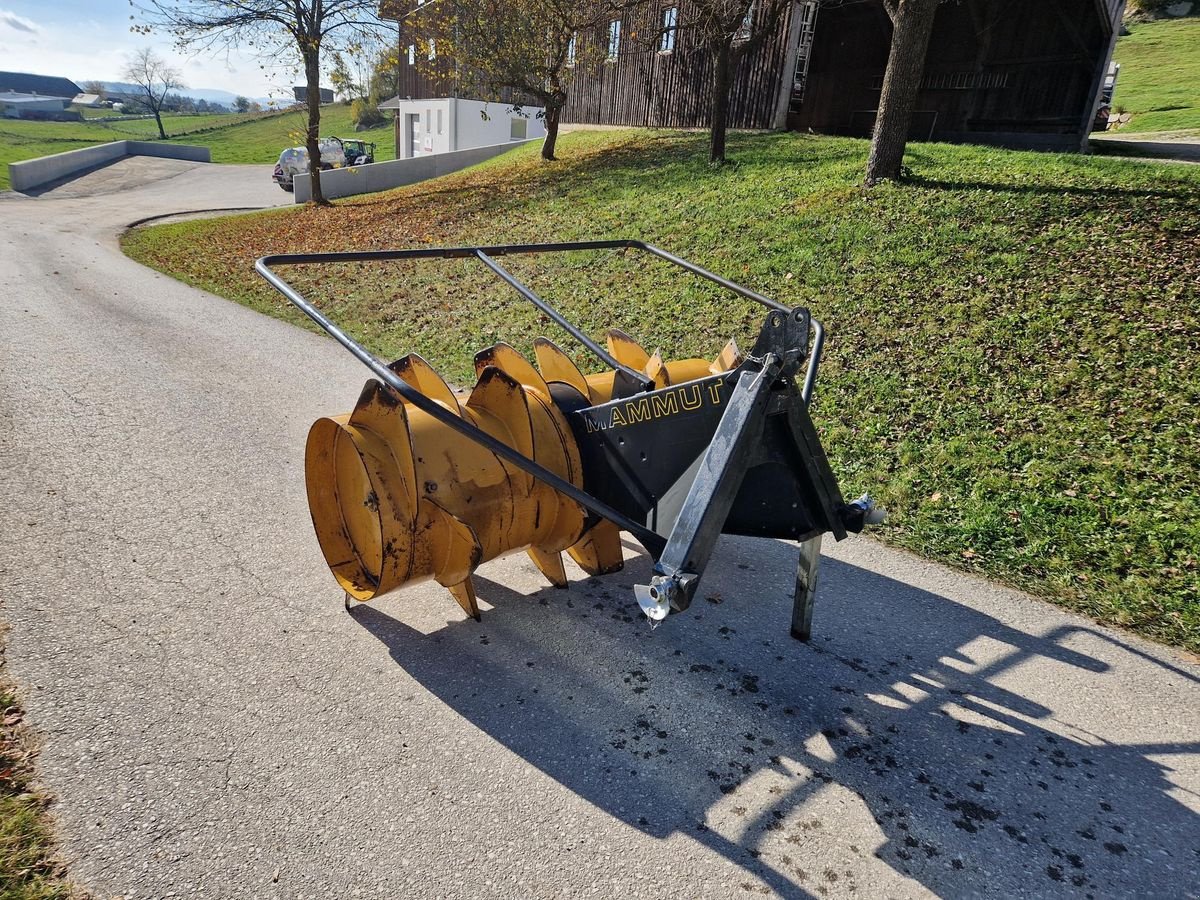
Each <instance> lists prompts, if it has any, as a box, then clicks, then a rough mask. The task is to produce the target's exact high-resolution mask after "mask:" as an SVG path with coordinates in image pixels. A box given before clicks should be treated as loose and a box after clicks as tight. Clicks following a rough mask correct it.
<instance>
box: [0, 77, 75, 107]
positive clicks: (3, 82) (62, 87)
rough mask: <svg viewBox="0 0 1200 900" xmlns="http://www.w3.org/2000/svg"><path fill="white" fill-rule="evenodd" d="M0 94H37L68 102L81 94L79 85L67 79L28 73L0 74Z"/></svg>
mask: <svg viewBox="0 0 1200 900" xmlns="http://www.w3.org/2000/svg"><path fill="white" fill-rule="evenodd" d="M0 92H7V93H14V94H37V95H39V96H41V97H62V98H63V99H65V100H70V99H71V98H72V97H74V96H75V95H76V94H82V93H83V91H81V90H80V88H79V85H77V84H76V83H75V82H73V81H71V79H69V78H58V77H56V76H54V75H31V74H29V73H28V72H0Z"/></svg>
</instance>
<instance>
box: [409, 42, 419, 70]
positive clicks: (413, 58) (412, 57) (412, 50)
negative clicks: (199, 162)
mask: <svg viewBox="0 0 1200 900" xmlns="http://www.w3.org/2000/svg"><path fill="white" fill-rule="evenodd" d="M408 64H409V65H410V66H415V65H416V64H417V45H416V44H409V45H408Z"/></svg>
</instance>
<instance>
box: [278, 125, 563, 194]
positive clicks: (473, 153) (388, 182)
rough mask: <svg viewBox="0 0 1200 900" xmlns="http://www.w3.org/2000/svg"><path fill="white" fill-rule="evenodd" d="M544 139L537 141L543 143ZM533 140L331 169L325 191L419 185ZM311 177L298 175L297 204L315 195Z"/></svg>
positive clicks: (371, 190)
mask: <svg viewBox="0 0 1200 900" xmlns="http://www.w3.org/2000/svg"><path fill="white" fill-rule="evenodd" d="M540 140H541V139H540V138H534V139H533V141H538V142H540ZM528 143H531V141H509V142H508V143H505V144H493V145H492V146H490V147H472V148H471V149H470V150H455V151H454V152H452V153H434V154H431V155H429V156H414V157H412V158H411V159H395V160H391V161H389V162H377V163H372V164H371V165H369V166H352V167H349V168H346V169H330V170H329V171H328V172H322V173H321V192H322V193H323V194H324V195H325V199H326V200H334V199H336V198H338V197H350V196H352V195H354V194H373V193H376V192H378V191H389V190H391V189H392V188H396V187H401V186H403V185H406V184H416V183H417V182H418V181H426V180H428V179H430V178H437V177H439V176H441V175H449V174H450V173H451V172H457V171H458V170H459V169H465V168H466V167H467V166H473V165H475V164H476V163H481V162H483V161H484V160H486V159H491V158H492V157H493V156H499V155H500V154H501V153H506V152H507V151H509V150H511V149H513V148H514V147H520V146H521V145H522V144H528ZM309 181H310V177H309V176H308V175H307V174H305V175H297V176H296V177H295V178H294V179H293V181H292V183H293V184H294V185H295V195H296V202H297V203H307V202H308V201H309V200H310V199H311V198H312V188H311V186H310V185H309Z"/></svg>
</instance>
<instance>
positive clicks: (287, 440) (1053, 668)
mask: <svg viewBox="0 0 1200 900" xmlns="http://www.w3.org/2000/svg"><path fill="white" fill-rule="evenodd" d="M119 174H120V173H116V172H114V173H110V175H112V176H114V177H115V176H116V175H119ZM168 174H169V175H170V177H168V178H166V179H165V180H156V181H151V182H148V183H144V184H141V185H140V186H132V187H129V186H127V187H126V189H124V190H122V191H121V192H119V193H109V194H99V195H97V194H93V195H91V196H79V197H65V196H62V195H60V194H57V193H56V192H51V193H50V194H47V195H45V196H43V197H42V198H40V199H37V200H29V199H10V200H7V201H4V202H0V297H2V298H3V299H2V300H0V496H2V497H3V498H4V502H3V503H0V538H2V540H3V546H4V552H3V555H2V556H0V570H2V571H0V598H2V599H3V605H4V616H5V618H6V619H7V621H8V622H9V623H10V624H11V631H10V632H9V638H8V659H9V666H10V669H11V672H12V674H13V676H14V677H15V678H16V679H18V681H19V682H20V684H21V685H22V687H23V696H24V701H25V704H26V706H27V709H28V713H29V717H30V719H31V721H32V722H33V723H34V724H35V726H36V727H37V728H38V729H39V730H40V732H41V733H42V735H43V736H44V747H43V749H42V753H41V757H40V768H41V773H42V777H43V779H44V781H45V783H46V785H47V786H48V788H49V789H50V790H51V791H52V792H53V793H54V794H55V795H56V796H57V798H58V802H57V803H56V805H55V806H54V808H53V811H54V815H55V817H56V819H57V821H58V824H59V827H60V834H61V840H62V845H63V848H64V852H65V854H66V855H67V857H68V859H69V860H70V862H71V866H72V870H73V872H74V873H75V875H76V876H77V877H78V878H79V879H80V880H82V881H83V882H85V883H87V884H88V885H90V886H91V887H92V888H93V889H95V891H96V892H97V894H98V895H100V896H109V895H113V894H123V895H127V896H133V897H165V896H177V895H188V896H205V897H299V896H305V897H350V896H364V897H404V898H424V897H431V898H432V897H462V898H478V897H493V896H495V897H514V898H526V897H568V896H572V897H573V896H581V897H583V896H597V897H621V898H627V897H647V898H665V897H679V898H697V897H746V896H749V897H753V896H759V895H764V894H777V895H782V896H788V897H803V896H809V895H811V896H825V897H831V896H850V895H854V896H857V897H875V896H888V897H913V896H924V895H928V894H931V893H933V894H941V895H944V896H955V897H962V896H972V895H980V896H982V895H987V896H1013V897H1015V896H1055V897H1057V896H1064V895H1078V896H1081V897H1082V896H1096V897H1112V896H1144V897H1166V896H1181V895H1188V894H1189V893H1191V894H1193V895H1194V894H1195V891H1196V885H1198V884H1200V856H1198V852H1200V816H1198V810H1200V801H1198V797H1200V752H1198V751H1200V745H1198V742H1200V668H1198V667H1197V666H1196V665H1195V664H1194V663H1193V662H1190V661H1188V660H1185V659H1183V658H1181V657H1180V656H1178V655H1176V654H1173V653H1172V652H1170V651H1168V650H1164V649H1162V648H1159V647H1156V646H1153V645H1150V644H1147V643H1145V642H1143V641H1139V640H1137V639H1135V638H1132V637H1130V636H1128V635H1125V634H1121V633H1117V632H1113V631H1109V630H1106V629H1103V628H1098V627H1096V626H1094V625H1092V624H1090V623H1089V622H1088V621H1086V620H1084V619H1081V618H1077V617H1074V616H1071V615H1068V614H1065V613H1063V612H1061V611H1059V610H1057V609H1055V608H1053V607H1050V606H1048V605H1045V604H1043V603H1040V602H1038V601H1035V600H1032V599H1030V598H1027V597H1025V596H1023V595H1021V594H1019V593H1016V592H1013V591H1009V590H1003V589H999V588H996V587H994V586H992V585H989V584H987V583H985V582H983V581H980V580H977V579H974V578H968V577H965V576H963V575H961V574H958V573H955V572H951V571H948V570H946V569H944V568H941V567H939V566H936V565H930V564H928V563H925V562H922V561H920V560H918V559H915V558H913V557H911V556H908V555H906V554H903V553H899V552H895V551H891V550H888V549H885V548H883V547H881V546H879V545H877V544H875V543H873V542H871V541H869V540H862V539H856V540H851V541H847V542H845V543H844V544H841V545H835V546H830V547H829V548H828V552H827V558H826V561H825V566H824V568H823V571H822V585H821V591H820V599H819V607H818V611H817V615H816V622H815V626H816V632H817V637H816V639H815V640H814V641H813V643H812V644H810V645H803V644H799V643H796V642H794V641H792V640H790V639H789V638H788V636H787V623H788V616H789V611H790V606H789V600H788V594H789V591H790V587H791V582H792V577H793V566H794V557H795V553H796V551H795V547H794V546H791V545H788V544H785V543H781V542H768V541H757V542H756V541H750V540H726V541H724V542H723V543H722V545H721V547H720V548H719V550H718V555H717V559H716V562H715V563H714V566H713V569H712V571H711V573H710V577H709V578H708V579H707V580H706V582H705V586H704V591H703V593H704V595H705V596H706V597H707V598H709V599H708V600H704V599H701V600H699V601H698V602H697V603H696V605H695V606H694V607H693V609H692V610H690V611H689V612H688V613H687V614H686V615H682V616H675V617H672V619H671V620H669V621H668V622H667V623H666V624H665V625H663V626H662V627H660V628H659V629H658V630H657V631H654V632H653V633H651V632H650V631H649V630H648V628H647V627H646V625H645V623H644V622H643V621H641V619H640V615H639V614H638V613H637V611H636V607H635V606H634V604H633V602H632V598H631V596H630V586H631V585H632V583H633V582H634V581H635V580H638V579H644V578H645V577H646V570H647V565H646V561H645V559H643V558H641V557H637V556H634V555H633V554H632V553H631V559H630V562H629V565H628V566H627V568H626V571H625V572H624V573H621V574H619V575H616V576H613V577H609V578H606V579H592V580H586V579H584V578H583V577H582V576H581V575H580V573H578V572H575V573H574V575H575V578H576V582H575V584H574V585H573V586H572V589H571V590H570V591H569V592H562V591H554V590H551V589H548V588H545V587H544V586H543V585H542V583H541V581H540V578H539V576H537V573H536V572H535V571H534V570H533V568H532V566H531V565H530V564H529V563H527V562H526V561H525V560H524V559H523V558H522V557H513V558H510V559H509V560H506V561H501V562H498V563H492V564H489V565H486V566H484V567H483V569H482V573H481V574H482V575H483V578H481V579H480V583H479V584H480V595H481V598H482V599H483V600H484V601H485V613H484V619H483V622H482V624H477V623H475V622H472V621H469V620H464V619H463V617H462V615H461V613H460V611H459V609H458V607H457V605H456V604H455V603H454V602H453V601H452V600H451V599H450V598H449V597H448V596H447V595H446V594H445V592H443V591H442V590H440V589H438V588H436V587H430V586H423V587H419V588H416V589H412V590H409V591H406V592H404V593H402V594H401V595H400V596H396V597H389V598H386V599H385V600H383V601H382V602H380V603H378V604H377V605H374V604H373V605H371V606H368V607H360V608H359V609H357V610H356V611H355V612H354V613H353V614H348V613H346V612H345V611H344V610H343V608H342V601H341V596H340V594H339V593H338V591H337V590H336V589H335V587H334V583H333V581H332V579H331V577H330V576H329V574H328V572H327V571H326V569H325V567H324V565H323V563H322V561H321V557H320V554H319V552H318V549H317V545H316V542H315V539H314V538H313V536H312V534H311V529H310V525H309V522H308V514H307V511H306V506H305V501H304V494H303V484H302V466H301V458H302V448H303V442H304V437H305V433H306V430H307V428H308V425H309V423H310V422H311V420H312V419H314V418H315V417H317V416H319V415H323V414H327V413H330V412H339V411H344V410H345V409H347V408H348V406H349V404H350V403H351V402H352V401H353V400H354V399H355V397H357V393H358V390H359V388H360V387H361V384H362V382H363V380H364V376H363V372H362V371H361V370H360V369H359V367H358V366H357V364H356V363H354V362H353V360H352V359H351V358H350V357H349V356H348V355H347V354H345V353H344V352H343V351H341V350H340V349H339V348H337V347H336V346H335V345H334V344H333V343H332V342H331V341H328V340H325V339H323V338H320V337H317V336H315V335H312V334H309V333H307V332H304V331H301V330H299V329H296V328H293V327H291V326H288V325H285V324H282V323H280V322H278V321H275V320H272V319H268V318H265V317H263V316H260V315H257V314H255V313H252V312H249V311H247V310H246V309H243V308H241V307H239V306H236V305H234V304H231V303H228V302H226V301H224V300H220V299H218V298H215V297H212V296H210V295H208V294H205V293H203V292H200V291H197V290H194V289H191V288H188V287H186V286H184V285H181V284H178V283H176V282H174V281H171V280H170V279H167V278H165V277H162V276H160V275H157V274H156V273H154V272H151V271H149V270H146V269H143V268H141V267H140V266H138V265H136V264H134V263H133V262H131V261H129V260H127V259H125V258H124V257H123V256H122V255H121V254H120V252H119V250H118V247H117V242H116V235H117V233H118V231H119V229H120V228H121V227H122V225H123V224H124V223H127V222H129V221H132V220H134V219H140V218H143V217H145V216H148V215H153V214H158V213H168V212H172V211H176V210H184V209H200V208H204V207H238V206H257V205H261V204H263V203H267V202H274V203H283V202H286V201H288V200H290V197H289V196H288V195H285V194H283V192H281V191H279V190H278V188H276V187H274V185H271V184H270V183H269V182H267V180H266V173H265V171H264V170H263V169H262V168H256V169H250V170H243V169H239V168H235V167H215V166H185V167H182V168H180V170H179V171H177V172H174V173H168ZM101 189H103V188H101ZM73 192H74V193H79V192H80V191H79V189H78V186H76V189H75V190H74V191H73ZM831 339H832V340H834V341H836V340H837V335H836V334H834V335H832V336H831ZM847 488H848V489H851V490H858V489H861V488H870V485H847Z"/></svg>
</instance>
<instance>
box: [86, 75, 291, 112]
mask: <svg viewBox="0 0 1200 900" xmlns="http://www.w3.org/2000/svg"><path fill="white" fill-rule="evenodd" d="M85 80H86V79H85ZM100 83H101V84H103V85H104V89H105V90H106V91H112V92H113V93H117V94H132V93H135V92H137V91H138V90H140V88H138V86H137V85H136V84H129V83H127V82H122V81H102V82H100ZM172 93H175V94H179V96H181V97H191V98H192V99H193V100H206V101H208V102H209V103H220V104H223V105H224V106H228V107H230V108H232V107H233V101H234V100H236V99H237V98H238V96H239V95H238V94H234V93H231V92H229V91H222V90H218V89H216V88H190V87H187V88H180V89H179V90H178V91H172ZM248 99H250V100H253V101H255V102H256V103H261V104H262V106H263V108H264V109H266V108H268V107H269V106H270V105H271V104H272V103H274V104H275V105H276V106H291V104H292V103H293V102H294V101H293V100H292V99H291V98H290V97H275V98H271V97H250V98H248Z"/></svg>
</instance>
